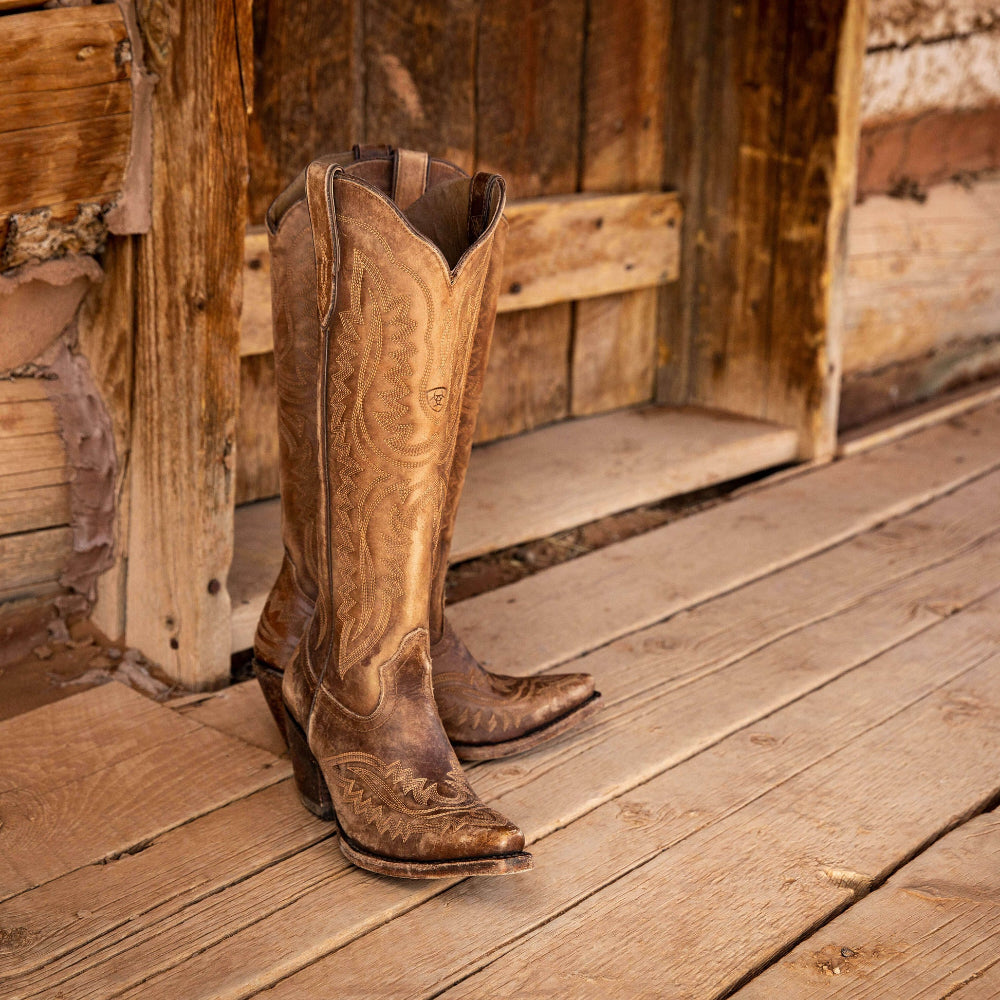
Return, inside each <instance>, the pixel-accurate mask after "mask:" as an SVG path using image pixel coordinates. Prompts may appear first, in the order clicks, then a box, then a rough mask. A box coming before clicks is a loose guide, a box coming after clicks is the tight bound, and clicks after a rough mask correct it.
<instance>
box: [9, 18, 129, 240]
mask: <svg viewBox="0 0 1000 1000" xmlns="http://www.w3.org/2000/svg"><path fill="white" fill-rule="evenodd" d="M131 65H132V59H131V51H130V49H129V43H128V32H127V29H126V25H125V21H124V19H123V17H122V14H121V11H120V10H119V9H118V7H117V5H115V4H100V5H95V6H90V7H65V8H57V9H53V10H38V11H30V12H27V13H20V14H11V15H9V16H7V17H4V19H3V30H2V31H0V88H2V89H3V90H4V101H3V107H2V108H0V148H2V149H3V156H2V157H0V223H2V222H3V221H4V220H6V218H7V217H8V216H9V215H10V214H12V213H14V212H25V211H29V210H30V209H33V208H40V207H43V206H51V205H60V204H62V203H67V202H68V203H70V204H74V203H79V202H98V203H103V202H108V201H112V200H114V197H115V195H116V194H117V193H118V191H119V190H120V189H121V187H122V183H123V179H124V175H125V166H126V161H127V159H128V149H129V138H130V134H131V106H132V93H131V86H130V84H129V77H130V73H131Z"/></svg>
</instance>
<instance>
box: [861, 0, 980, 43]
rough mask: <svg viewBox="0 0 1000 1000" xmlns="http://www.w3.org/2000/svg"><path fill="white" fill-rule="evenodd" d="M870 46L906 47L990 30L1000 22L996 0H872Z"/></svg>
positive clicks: (869, 30)
mask: <svg viewBox="0 0 1000 1000" xmlns="http://www.w3.org/2000/svg"><path fill="white" fill-rule="evenodd" d="M869 19H870V21H869V29H868V46H869V48H884V47H886V46H890V45H895V46H897V47H899V48H905V47H906V46H907V45H912V44H913V43H914V42H933V41H939V40H941V39H945V38H948V37H950V36H955V35H971V34H972V33H973V32H976V31H988V30H989V29H991V28H993V27H995V26H996V25H997V24H998V23H1000V11H998V10H997V6H996V3H995V0H937V2H936V3H933V4H925V3H921V2H919V0H871V13H870V15H869Z"/></svg>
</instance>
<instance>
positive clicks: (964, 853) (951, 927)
mask: <svg viewBox="0 0 1000 1000" xmlns="http://www.w3.org/2000/svg"><path fill="white" fill-rule="evenodd" d="M998 954H1000V816H998V815H997V814H996V813H990V814H988V815H984V816H977V817H976V818H975V819H971V820H969V821H968V822H967V823H964V824H963V825H962V826H960V827H959V828H958V829H957V830H954V831H952V832H951V833H950V834H948V835H947V836H945V837H943V838H942V839H941V840H939V841H938V842H937V843H936V844H933V845H932V846H931V847H929V848H928V849H927V850H926V851H925V852H924V853H923V854H920V855H918V856H917V857H916V858H915V859H914V860H913V861H911V862H910V863H909V864H907V865H904V866H903V867H902V868H901V869H900V870H899V871H898V872H896V873H895V874H894V875H893V876H892V878H890V879H889V881H888V882H887V883H886V884H885V885H884V886H882V887H881V888H879V889H878V890H877V891H876V892H874V893H872V894H871V895H870V896H867V897H866V898H865V899H862V900H861V901H860V902H858V903H856V904H855V905H854V906H852V907H851V908H850V909H849V910H848V911H847V912H846V913H842V914H841V915H840V916H839V917H837V918H836V919H835V920H833V921H831V922H830V923H829V924H827V925H826V926H825V927H823V928H822V929H821V930H819V931H817V932H816V933H815V934H813V935H812V936H811V937H809V938H808V939H807V940H805V941H803V942H802V944H800V945H799V946H798V947H797V948H795V950H794V951H792V952H791V953H790V954H788V955H787V956H785V957H783V958H782V959H781V961H780V962H778V963H777V964H775V965H773V966H771V967H770V968H768V969H765V970H764V972H763V973H762V974H761V975H759V976H757V977H756V978H755V979H754V980H753V981H752V982H751V983H749V984H748V985H747V986H745V987H744V988H743V989H742V990H740V991H739V992H738V993H737V994H736V996H737V997H738V998H739V1000H755V998H764V997H776V996H780V997H787V998H788V1000H798V998H805V997H820V996H822V997H852V998H860V997H865V996H869V997H874V996H918V995H919V996H921V997H927V998H931V997H936V998H944V997H951V996H954V995H955V993H956V992H958V995H959V996H963V994H962V992H961V991H960V990H959V987H961V986H962V984H964V983H967V982H970V981H972V980H975V979H977V978H979V977H981V976H982V975H983V973H984V972H986V971H988V970H989V969H990V968H991V967H993V966H995V965H996V963H997V955H998Z"/></svg>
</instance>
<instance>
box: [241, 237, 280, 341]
mask: <svg viewBox="0 0 1000 1000" xmlns="http://www.w3.org/2000/svg"><path fill="white" fill-rule="evenodd" d="M273 350H274V331H273V330H272V328H271V254H270V252H269V250H268V246H267V230H266V229H264V228H263V227H254V228H252V229H248V230H247V235H246V240H245V241H244V243H243V304H242V306H241V309H240V354H241V355H242V356H243V357H247V356H248V355H252V354H268V353H270V352H271V351H273Z"/></svg>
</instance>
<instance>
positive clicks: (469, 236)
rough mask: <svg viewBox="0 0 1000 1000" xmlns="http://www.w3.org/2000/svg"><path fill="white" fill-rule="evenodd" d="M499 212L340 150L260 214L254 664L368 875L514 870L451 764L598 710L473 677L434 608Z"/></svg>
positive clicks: (493, 279)
mask: <svg viewBox="0 0 1000 1000" xmlns="http://www.w3.org/2000/svg"><path fill="white" fill-rule="evenodd" d="M504 203H505V191H504V182H503V180H502V178H500V177H499V176H497V175H495V174H486V173H479V174H477V175H476V176H475V177H473V178H471V179H470V178H469V177H468V176H467V175H465V174H464V173H463V172H462V171H461V170H459V169H458V168H457V167H455V166H453V165H452V164H449V163H446V162H444V161H442V160H437V159H431V158H429V157H428V156H427V154H424V153H416V152H413V151H409V150H392V149H389V148H388V147H367V148H364V149H362V148H359V147H355V149H354V151H353V152H352V153H349V154H337V155H333V156H329V157H324V158H321V159H319V160H316V161H314V162H313V163H312V164H310V165H309V167H308V168H307V169H306V170H305V171H304V172H303V174H301V175H300V176H299V178H297V180H296V181H295V182H293V184H292V185H291V186H290V187H289V188H288V189H287V190H286V191H284V192H283V193H282V194H281V195H280V196H279V197H278V198H277V199H276V200H275V202H274V204H273V205H272V206H271V208H270V210H269V212H268V217H267V225H268V232H269V236H270V246H271V274H272V296H273V315H274V353H275V372H276V380H277V392H278V418H279V432H280V462H281V508H282V538H283V543H284V549H285V555H284V560H283V563H282V567H281V570H280V573H279V575H278V579H277V581H276V583H275V585H274V587H273V589H272V590H271V593H270V595H269V597H268V599H267V602H266V604H265V607H264V611H263V614H262V616H261V620H260V625H259V627H258V630H257V635H256V639H255V643H254V669H255V672H256V674H257V677H258V679H259V681H260V684H261V687H262V689H263V691H264V694H265V696H266V698H267V701H268V705H269V707H270V708H271V711H272V713H273V714H274V717H275V720H276V722H277V723H278V725H279V728H281V730H282V732H283V733H284V735H285V738H286V740H287V741H288V744H289V749H290V752H291V757H292V763H293V767H294V771H295V778H296V783H297V785H298V789H299V794H300V797H301V798H302V800H303V802H304V803H305V805H306V806H307V807H308V808H309V809H311V810H312V811H313V812H314V813H316V814H317V815H319V816H321V817H323V818H326V819H336V821H337V823H338V825H339V829H340V834H341V836H340V846H341V850H342V851H343V853H344V854H345V855H346V856H347V857H348V858H349V859H350V860H351V861H353V862H354V863H355V864H357V865H359V866H360V867H362V868H367V869H369V870H372V871H376V872H380V873H382V874H389V875H398V876H406V877H431V878H433V877H449V876H456V875H472V874H504V873H509V872H517V871H523V870H525V869H527V868H530V867H531V855H530V854H527V853H525V852H524V849H523V848H524V837H523V835H522V834H521V832H520V830H518V829H517V828H516V827H515V826H514V825H513V824H511V823H510V821H509V820H507V819H506V818H505V817H503V816H501V815H500V814H499V813H497V812H495V811H494V810H492V809H489V808H488V807H486V806H485V805H483V803H482V802H481V801H480V800H479V799H478V797H477V796H476V794H475V793H474V792H473V790H472V789H471V787H470V786H469V784H468V782H467V781H466V779H465V776H464V774H463V771H462V768H461V766H460V764H459V762H458V758H461V759H465V760H481V759H490V758H496V757H504V756H508V755H510V754H513V753H518V752H521V751H523V750H527V749H529V748H531V747H533V746H535V745H537V744H538V743H541V742H542V741H544V740H546V739H550V738H552V737H554V736H556V735H558V734H560V733H562V732H564V731H565V730H567V729H568V728H570V727H571V726H573V725H576V724H577V723H579V722H580V721H582V720H583V718H585V717H586V716H588V715H589V714H590V713H591V712H592V711H593V710H594V709H595V708H596V705H597V701H598V698H599V695H597V694H595V692H594V685H593V680H592V679H591V678H590V677H589V676H588V675H585V674H566V675H560V676H542V677H528V678H513V677H502V676H498V675H494V674H491V673H489V672H488V671H486V670H485V669H484V668H483V667H482V666H481V665H480V664H479V663H478V662H477V661H476V660H475V658H474V657H473V656H472V654H471V653H470V652H469V651H468V649H467V648H466V647H465V645H464V643H463V642H462V640H461V639H460V638H459V637H458V635H457V634H456V633H455V632H454V630H453V629H452V628H451V626H450V624H449V623H448V621H447V619H446V618H445V615H444V584H445V573H446V570H447V565H448V551H449V546H450V542H451V537H452V530H453V527H454V522H455V513H456V510H457V507H458V500H459V496H460V494H461V491H462V485H463V482H464V479H465V471H466V468H467V465H468V461H469V454H470V452H471V448H472V436H473V430H474V425H475V418H476V412H477V410H478V405H479V398H480V395H481V392H482V385H483V376H484V373H485V369H486V361H487V356H488V353H489V346H490V339H491V337H492V331H493V323H494V316H495V311H496V300H497V294H498V290H499V282H500V274H501V264H502V256H503V247H504V242H505V239H506V220H505V219H504V218H503V209H504ZM456 754H457V756H456Z"/></svg>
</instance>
